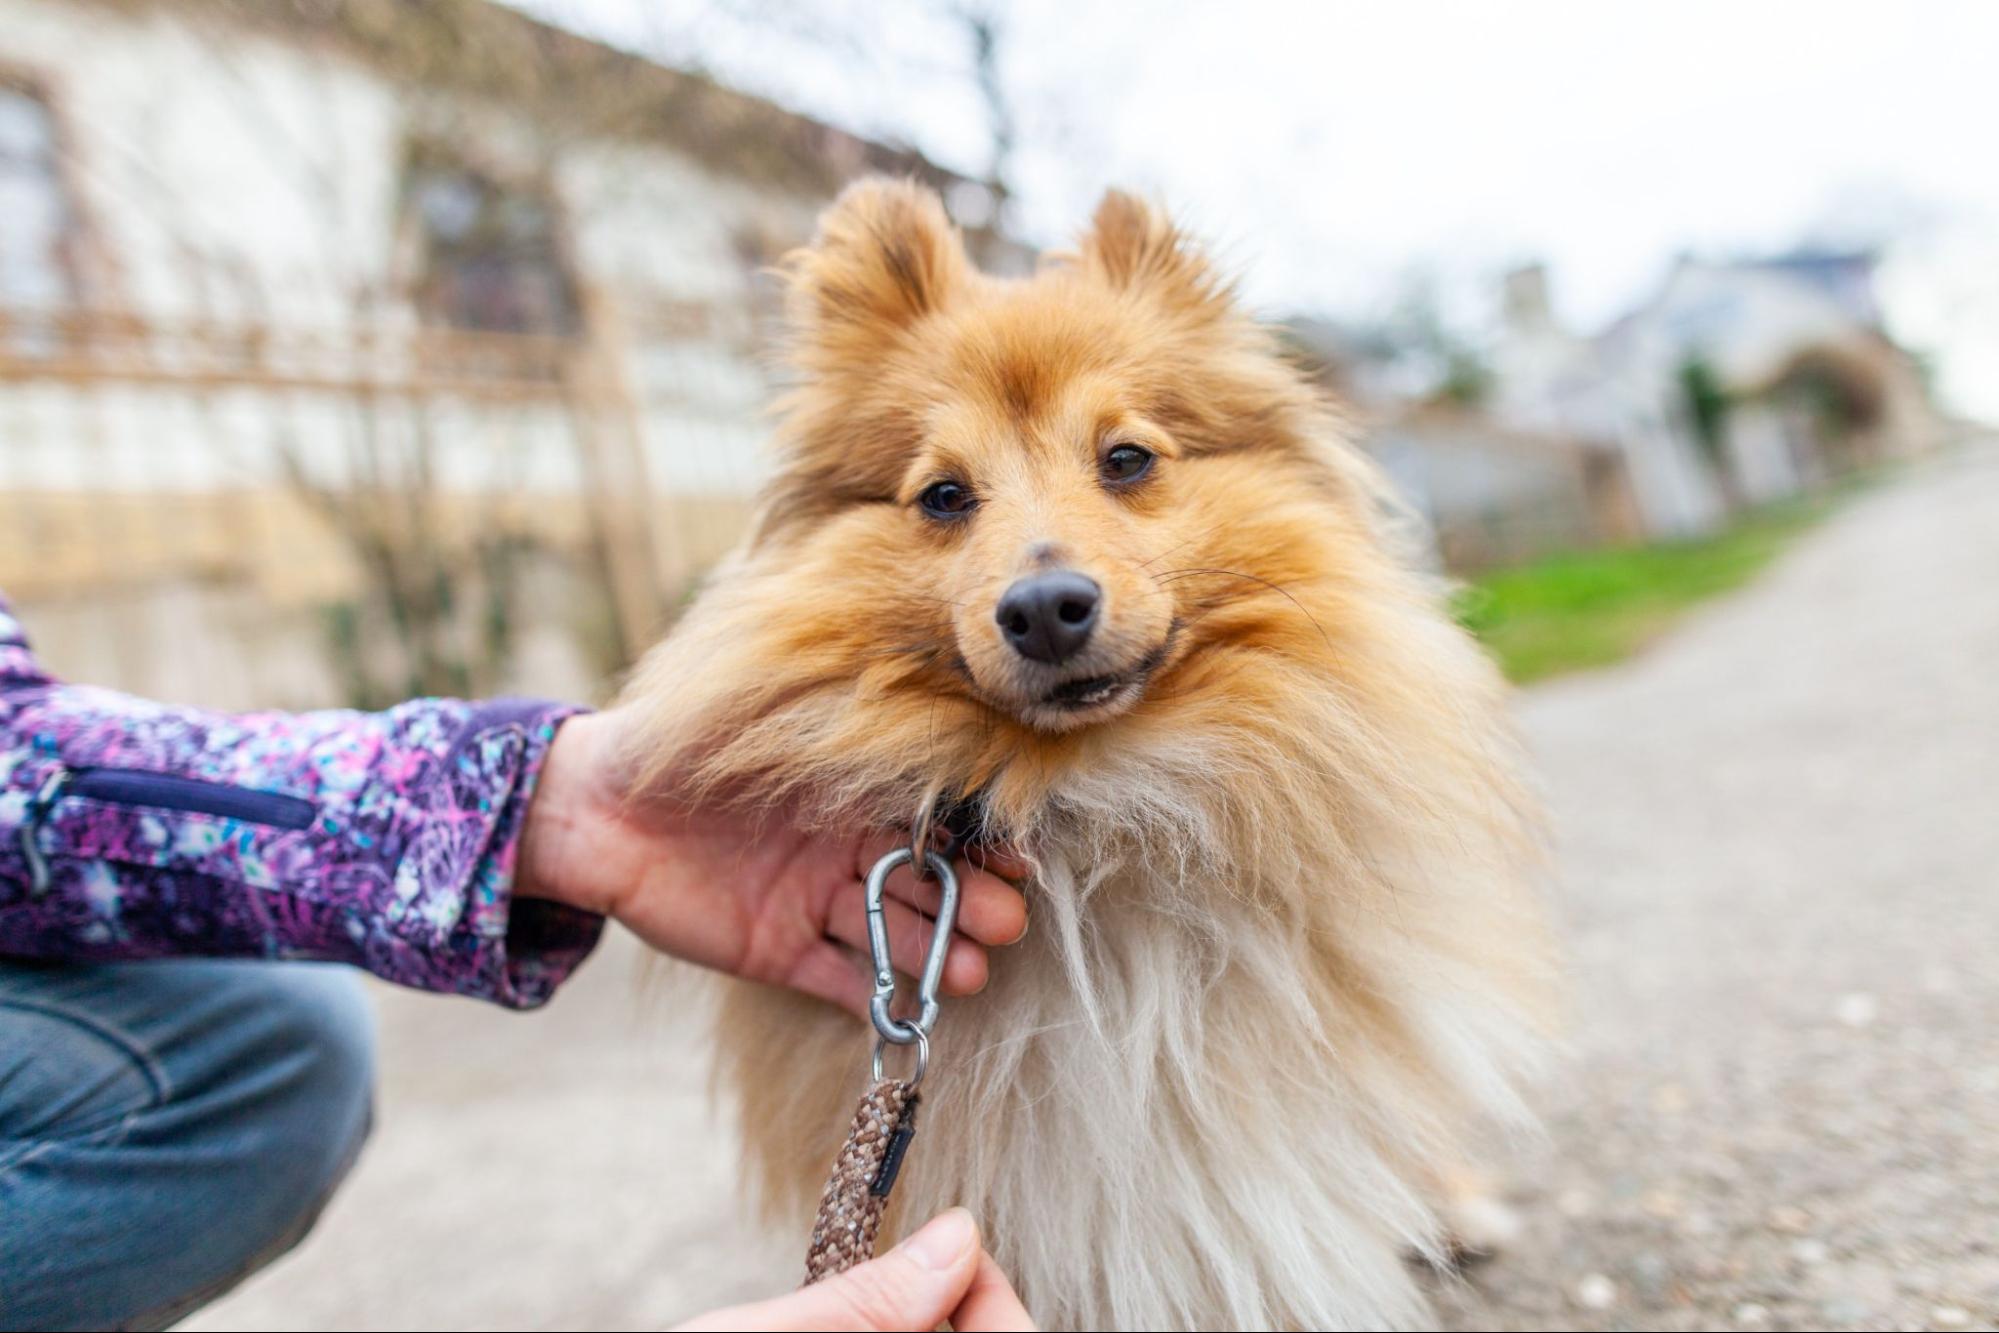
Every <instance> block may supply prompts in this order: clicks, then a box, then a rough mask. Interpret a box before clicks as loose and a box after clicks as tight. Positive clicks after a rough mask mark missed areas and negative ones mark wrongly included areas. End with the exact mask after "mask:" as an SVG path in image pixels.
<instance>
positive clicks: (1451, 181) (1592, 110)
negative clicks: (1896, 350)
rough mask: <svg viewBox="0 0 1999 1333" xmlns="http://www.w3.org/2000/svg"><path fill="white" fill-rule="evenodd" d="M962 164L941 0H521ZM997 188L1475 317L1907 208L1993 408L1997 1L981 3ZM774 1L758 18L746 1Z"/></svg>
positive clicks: (1286, 273) (1577, 320) (1957, 357)
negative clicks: (998, 152)
mask: <svg viewBox="0 0 1999 1333" xmlns="http://www.w3.org/2000/svg"><path fill="white" fill-rule="evenodd" d="M521 3H522V4H523V7H525V8H528V9H530V10H533V11H534V12H537V13H540V14H542V15H543V16H545V17H550V18H553V19H555V20H556V21H559V22H562V23H565V24H567V25H569V26H572V27H576V28H579V29H582V30H585V31H588V32H591V33H592V34H593V35H597V36H600V37H604V38H607V39H609V40H613V41H616V42H619V43H620V44H623V45H628V46H632V47H636V48H638V49H641V50H646V51H649V52H651V53H653V54H656V55H658V56H661V57H662V58H665V59H668V60H671V61H680V62H684V61H687V60H690V59H692V60H697V61H699V62H700V63H702V64H704V65H706V66H707V67H709V68H710V69H712V70H713V71H714V72H716V73H717V74H718V75H720V76H722V77H724V78H725V79H726V80H727V81H729V82H731V83H734V84H736V85H738V86H741V87H745V88H748V89H750V90H752V91H756V92H759V93H762V94H765V95H767V96H771V97H773V98H775V99H776V100H779V101H781V102H783V103H785V104H787V105H790V106H793V107H795V108H797V109H800V110H803V111H806V112H809V113H811V114H813V115H816V116H819V117H822V118H825V119H829V120H832V121H834V122H835V123H839V124H842V125H846V126H848V127H850V128H853V129H856V130H859V131H862V132H864V133H868V134H871V135H874V136H877V137H884V138H890V139H895V140H899V141H903V142H908V143H913V144H914V145H915V146H917V147H918V148H920V149H922V150H923V151H924V152H926V153H927V154H929V155H930V156H931V157H933V158H934V159H936V160H937V161H939V162H941V163H944V164H945V165H948V166H951V167H954V168H957V169H960V170H964V171H967V172H972V173H978V172H981V171H982V170H983V169H984V167H985V165H986V163H987V159H988V155H989V144H990V138H989V135H988V132H987V128H986V120H985V117H984V113H983V109H982V105H981V103H980V101H979V99H978V96H977V94H976V91H975V89H974V87H973V85H972V82H971V79H970V77H969V75H970V69H971V63H970V58H969V46H968V43H967V42H966V40H965V36H964V32H963V30H962V28H961V27H959V26H958V25H956V24H955V23H953V22H951V21H949V20H948V19H940V18H939V17H938V15H939V14H940V12H941V11H943V10H945V9H946V8H947V4H946V2H945V0H936V2H935V3H933V2H932V0H776V3H775V4H773V5H759V4H756V3H754V2H753V0H521ZM1002 12H1003V13H1004V14H1005V15H1006V30H1005V34H1004V37H1005V40H1004V45H1003V46H1002V48H1001V61H1002V69H1003V74H1004V78H1005V84H1006V87H1007V90H1008V93H1009V95H1010V97H1011V99H1012V101H1013V102H1014V104H1015V105H1016V106H1018V107H1019V108H1020V112H1021V119H1022V143H1021V148H1020V152H1019V155H1018V160H1017V165H1016V170H1015V172H1014V178H1015V184H1016V187H1017V190H1018V194H1019V207H1018V212H1017V215H1016V219H1015V220H1016V222H1017V223H1018V225H1019V226H1020V227H1021V228H1022V229H1023V230H1024V231H1026V232H1027V233H1028V234H1029V236H1030V238H1031V239H1034V240H1036V241H1038V242H1041V243H1050V242H1059V241H1061V240H1063V239H1064V238H1065V237H1066V236H1067V235H1069V234H1072V233H1073V231H1074V229H1075V228H1076V226H1077V225H1078V224H1079V222H1080V220H1081V219H1082V218H1083V217H1084V216H1086V215H1087V212H1088V209H1089V206H1090V204H1091V202H1092V201H1093V199H1094V198H1095V195H1096V194H1097V192H1098V191H1100V190H1101V189H1102V187H1103V186H1104V185H1106V184H1112V183H1117V184H1125V185H1134V186H1137V187H1138V188H1140V189H1143V190H1145V191H1147V192H1150V193H1152V194H1155V195H1156V196H1158V197H1160V198H1162V199H1163V200H1165V201H1167V202H1169V203H1170V204H1171V205H1172V206H1173V207H1174V208H1175V210H1176V211H1177V212H1179V213H1180V214H1181V215H1182V216H1183V217H1185V218H1186V219H1187V220H1188V221H1189V222H1191V223H1192V224H1193V226H1194V227H1195V228H1196V229H1197V230H1198V231H1200V232H1201V233H1203V234H1204V235H1206V236H1208V237H1210V238H1212V239H1213V240H1214V241H1215V242H1216V243H1217V245H1218V247H1219V248H1220V249H1221V250H1222V252H1223V253H1224V254H1225V255H1226V256H1227V258H1228V260H1229V262H1230V263H1231V264H1232V265H1233V266H1234V267H1236V268H1237V270H1238V271H1239V272H1240V273H1241V275H1242V277H1243V281H1244V286H1245V290H1246V291H1247V292H1248V293H1249V295H1250V297H1251V298H1252V299H1253V300H1254V301H1255V302H1256V303H1257V304H1258V305H1259V306H1261V307H1263V308H1265V309H1267V310H1273V311H1275V310H1284V311H1290V310H1299V309H1303V310H1317V311H1322V312H1325V313H1330V314H1334V315H1339V316H1346V317H1349V318H1366V317H1368V316H1370V315H1372V314H1375V313H1378V312H1379V311H1380V310H1382V309H1383V308H1384V307H1385V306H1386V305H1387V304H1388V303H1389V302H1391V301H1392V300H1393V299H1394V298H1395V296H1396V294H1397V292H1398V291H1399V290H1400V289H1401V288H1402V287H1403V286H1404V285H1405V284H1407V283H1408V282H1409V281H1410V275H1411V274H1413V273H1417V272H1425V271H1427V272H1430V273H1433V274H1435V275H1436V277H1437V279H1438V280H1439V284H1440V287H1441V290H1442V291H1443V293H1444V294H1445V297H1446V299H1447V302H1448V304H1449V306H1450V308H1451V310H1452V311H1453V312H1454V313H1456V314H1457V315H1458V316H1459V317H1461V318H1463V319H1464V320H1466V321H1467V322H1468V323H1471V324H1473V325H1476V323H1477V321H1478V320H1479V319H1480V318H1481V317H1482V316H1483V315H1484V313H1485V312H1486V311H1488V310H1489V306H1490V302H1489V294H1490V293H1491V291H1492V279H1493V277H1494V276H1495V275H1496V274H1497V273H1498V272H1499V271H1501V270H1502V269H1503V268H1505V267H1506V266H1508V265H1510V264H1513V263H1517V262H1520V261H1522V260H1525V259H1529V258H1540V259H1545V260H1547V261H1548V262H1549V263H1550V265H1551V266H1552V270H1553V275H1554V290H1555V296H1556V301H1557V305H1558V310H1559V311H1560V313H1561V314H1562V315H1563V316H1564V317H1566V318H1567V319H1568V320H1569V321H1571V322H1572V323H1574V324H1575V325H1576V326H1577V327H1579V328H1582V329H1589V328H1593V327H1596V326H1599V325H1601V324H1603V323H1606V322H1608V320H1610V319H1611V318H1613V317H1614V316H1615V315H1616V314H1618V313H1619V312H1620V311H1622V310H1623V309H1625V308H1628V306H1629V305H1630V304H1632V303H1633V302H1635V301H1638V300H1640V299H1642V298H1643V297H1644V296H1645V295H1646V294H1648V293H1649V291H1650V290H1651V289H1652V288H1653V287H1654V286H1655V285H1656V283H1657V282H1658V280H1659V278H1660V276H1661V274H1662V273H1663V271H1664V268H1665V266H1666V265H1667V264H1668V263H1670V261H1671V259H1672V257H1673V256H1674V255H1675V254H1676V253H1678V252H1680V251H1683V250H1694V251H1698V252H1703V253H1711V254H1728V253H1742V252H1749V253H1753V252H1763V251H1770V250H1776V249H1783V248H1786V247H1789V246H1792V245H1795V244H1798V243H1801V242H1809V241H1831V242H1846V241H1851V240H1871V239H1877V238H1880V237H1882V236H1888V235H1892V236H1894V237H1897V238H1898V239H1899V241H1900V255H1901V258H1900V259H1899V260H1898V263H1897V267H1896V268H1895V270H1894V271H1893V273H1891V275H1890V278H1891V282H1890V286H1891V293H1890V295H1891V298H1892V299H1894V300H1895V302H1896V306H1897V309H1898V311H1900V312H1904V314H1903V325H1904V327H1903V332H1904V333H1905V335H1906V336H1907V337H1908V338H1909V339H1910V341H1912V342H1917V343H1921V344H1925V346H1924V347H1923V350H1925V351H1927V352H1930V353H1932V354H1936V355H1939V356H1942V357H1944V358H1946V360H1947V361H1948V363H1949V364H1948V365H1947V366H1946V371H1947V374H1948V375H1949V377H1950V380H1949V383H1950V387H1951V389H1952V392H1953V396H1954V397H1955V398H1956V399H1957V401H1958V403H1959V405H1960V406H1963V407H1967V408H1974V409H1976V410H1979V411H1980V412H1981V413H1983V414H1989V415H1992V416H1995V417H1999V145H1995V142H1994V139H1995V131H1999V74H1995V72H1994V65H1995V59H1999V4H1993V3H1984V2H1982V0H1964V2H1963V3H1940V2H1939V3H1906V2H1905V3H1896V4H1889V3H1870V4H1851V3H1836V2H1828V0H1819V2H1817V3H1810V4H1804V3H1798V4H1776V3H1755V2H1754V0H1733V2H1732V3H1709V2H1708V0H1673V3H1671V4H1648V5H1643V6H1639V5H1630V4H1612V3H1603V2H1602V0H1579V2H1567V0H1563V2H1556V0H1543V2H1542V3H1521V2H1519V0H1514V2H1513V3H1506V4H1497V3H1461V4H1459V3H1450V4H1446V3H1436V2H1414V0H1394V2H1393V3H1390V2H1389V0H1380V2H1379V3H1373V4H1340V3H1306V2H1300V3H1289V4H1286V3H1276V2H1275V0H1227V2H1226V3H1188V4H1166V3H1143V4H1141V3H1130V4H1117V3H1109V2H1107V0H1016V2H1015V3H1012V4H1009V5H1006V6H1005V7H1004V9H1003V10H1002ZM770 14H776V15H779V16H780V19H779V20H778V21H775V22H773V21H771V20H770V19H769V18H768V17H767V16H768V15H770Z"/></svg>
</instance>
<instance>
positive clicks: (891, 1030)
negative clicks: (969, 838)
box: [868, 847, 958, 1084]
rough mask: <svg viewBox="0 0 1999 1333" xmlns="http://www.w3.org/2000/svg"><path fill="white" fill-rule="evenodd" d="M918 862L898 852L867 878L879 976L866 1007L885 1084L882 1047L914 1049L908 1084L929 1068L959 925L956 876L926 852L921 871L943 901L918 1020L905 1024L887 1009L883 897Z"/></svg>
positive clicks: (891, 997) (920, 985) (889, 982)
mask: <svg viewBox="0 0 1999 1333" xmlns="http://www.w3.org/2000/svg"><path fill="white" fill-rule="evenodd" d="M915 861H916V853H915V850H914V849H913V848H910V847H898V848H896V849H895V850H894V851H892V852H890V853H888V854H887V855H886V856H884V857H882V859H881V860H879V861H877V862H875V866H874V869H872V870H870V871H869V872H868V954H869V956H870V958H871V959H872V961H873V964H874V972H875V994H874V999H873V1000H871V1001H869V1003H868V1017H869V1019H871V1020H872V1021H873V1023H874V1025H875V1034H876V1036H875V1063H874V1069H875V1077H876V1079H877V1080H879V1079H880V1078H881V1059H882V1048H883V1046H884V1044H891V1045H896V1046H915V1047H916V1048H917V1051H916V1075H915V1077H914V1078H912V1079H911V1080H910V1082H911V1083H912V1084H914V1083H918V1082H921V1081H922V1079H923V1071H924V1066H926V1065H927V1064H929V1063H930V1061H929V1054H930V1034H931V1032H932V1031H933V1030H934V1029H935V1028H936V1026H937V1013H938V1004H937V992H938V989H939V988H940V987H941V986H942V985H943V983H944V958H945V955H946V954H948V953H949V952H950V950H951V934H952V932H953V931H954V930H955V929H956V928H957V924H958V876H957V872H955V871H953V870H952V869H951V863H950V862H949V861H948V860H946V859H945V858H943V857H942V856H939V855H938V854H937V853H936V852H932V851H925V852H924V854H923V865H924V868H925V869H926V870H928V871H929V872H930V873H931V874H933V875H935V876H936V877H937V887H938V890H939V898H938V904H937V918H936V926H935V931H934V933H933V934H932V935H931V937H930V952H929V953H928V954H926V955H925V956H924V960H923V975H922V977H921V978H919V979H918V981H917V986H916V1001H917V1006H918V1007H917V1014H916V1017H915V1018H914V1019H901V1018H897V1017H895V1016H894V1015H893V1014H891V1013H889V1011H888V1009H889V1005H890V1004H892V1003H894V1001H895V963H894V962H893V961H892V960H891V958H890V957H889V948H888V919H887V914H886V909H885V908H884V906H883V903H882V894H883V892H884V890H886V889H887V887H888V877H889V875H890V874H891V873H892V872H894V870H895V869H896V867H898V866H905V865H908V866H913V865H914V864H915Z"/></svg>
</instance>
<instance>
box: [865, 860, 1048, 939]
mask: <svg viewBox="0 0 1999 1333" xmlns="http://www.w3.org/2000/svg"><path fill="white" fill-rule="evenodd" d="M907 845H908V844H907V843H906V842H905V841H904V840H902V839H901V838H899V837H897V836H896V835H895V834H892V833H884V834H880V835H878V836H875V837H870V838H867V839H864V840H863V841H862V842H861V844H860V865H859V867H858V870H857V872H856V873H857V874H858V875H859V877H860V878H862V879H866V878H867V874H868V870H869V868H870V867H872V866H873V865H874V863H875V862H876V861H878V860H880V859H881V858H882V857H883V856H885V855H887V854H888V853H889V852H892V851H895V850H896V849H897V848H899V847H904V846H907ZM968 861H969V864H968ZM1028 869H1029V867H1028V864H1027V862H1026V861H1025V860H1023V859H1021V857H1020V856H1019V855H1018V854H1016V853H1014V852H1011V851H1007V850H1005V849H1000V848H994V849H991V850H987V849H984V848H978V849H974V851H973V852H972V853H971V854H970V856H969V858H967V859H960V860H959V862H958V865H957V870H958V921H957V930H958V933H959V934H961V935H963V936H965V937H967V938H968V939H973V940H977V941H978V942H979V943H980V944H1012V943H1014V942H1015V941H1017V940H1019V939H1020V937H1021V936H1023V935H1025V934H1026V933H1027V899H1026V898H1024V897H1023V896H1022V895H1021V892H1020V890H1019V889H1017V888H1015V887H1014V886H1013V885H1011V884H1009V883H1007V880H1008V879H1021V878H1024V877H1025V876H1026V875H1027V873H1028ZM886 896H887V897H889V898H893V899H895V900H897V901H899V902H905V903H908V904H909V905H910V906H911V907H914V908H916V909H917V910H918V911H920V912H922V913H923V914H924V915H926V916H935V915H936V914H937V908H938V905H939V903H940V902H941V900H942V897H943V890H942V889H941V888H940V887H938V884H937V882H936V880H934V879H931V878H929V877H925V878H923V879H918V878H917V877H916V875H915V874H914V873H913V872H911V871H910V870H909V869H908V868H906V867H898V868H897V869H896V871H895V873H893V874H891V875H890V876H889V877H888V888H887V893H886Z"/></svg>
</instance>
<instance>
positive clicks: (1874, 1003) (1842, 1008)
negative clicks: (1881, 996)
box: [1832, 990, 1881, 1028]
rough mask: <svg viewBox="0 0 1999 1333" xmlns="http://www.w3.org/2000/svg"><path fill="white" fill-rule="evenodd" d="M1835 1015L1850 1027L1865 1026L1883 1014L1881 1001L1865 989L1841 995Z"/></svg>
mask: <svg viewBox="0 0 1999 1333" xmlns="http://www.w3.org/2000/svg"><path fill="white" fill-rule="evenodd" d="M1832 1012H1833V1016H1834V1017H1836V1018H1837V1019H1839V1021H1840V1022H1842V1023H1844V1024H1846V1025H1847V1026H1848V1027H1850V1028H1864V1027H1866V1026H1867V1025H1868V1024H1869V1023H1872V1022H1873V1021H1874V1020H1875V1019H1877V1018H1879V1017H1880V1016H1881V1002H1880V1001H1879V1000H1877V999H1875V998H1874V997H1873V996H1872V995H1869V994H1868V993H1867V992H1866V991H1864V990H1857V991H1854V992H1852V993H1851V994H1847V995H1842V996H1840V997H1839V1004H1838V1005H1837V1006H1835V1007H1834V1009H1833V1011H1832Z"/></svg>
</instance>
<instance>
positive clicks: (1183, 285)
mask: <svg viewBox="0 0 1999 1333" xmlns="http://www.w3.org/2000/svg"><path fill="white" fill-rule="evenodd" d="M1082 251H1083V262H1084V263H1085V264H1086V265H1088V266H1089V267H1090V268H1091V269H1093V270H1095V271H1096V273H1097V274H1098V275H1099V276H1100V277H1102V278H1103V279H1104V280H1105V281H1107V282H1108V283H1110V284H1111V286H1113V287H1119V288H1124V289H1127V290H1133V291H1144V292H1147V293H1149V294H1150V295H1151V296H1153V297H1154V298H1155V299H1157V300H1159V301H1161V302H1163V303H1164V304H1165V305H1166V306H1167V307H1168V308H1169V309H1172V310H1175V311H1178V312H1180V313H1183V314H1187V315H1192V316H1196V317H1199V318H1204V319H1215V318H1219V317H1220V316H1222V315H1224V314H1226V313H1227V312H1228V309H1229V302H1230V295H1231V293H1230V291H1229V284H1228V283H1227V282H1226V281H1225V280H1223V278H1222V277H1221V275H1220V274H1218V273H1216V272H1215V268H1214V265H1212V264H1210V263H1209V262H1208V259H1207V256H1205V255H1203V254H1202V253H1201V252H1200V250H1199V249H1198V248H1196V246H1195V245H1194V243H1193V241H1192V240H1191V239H1189V237H1188V236H1187V234H1186V233H1185V232H1183V231H1181V230H1180V229H1179V228H1178V227H1176V226H1174V225H1173V223H1172V220H1171V219H1169V218H1168V217H1167V216H1166V215H1165V214H1164V213H1162V212H1161V211H1160V210H1159V209H1157V208H1155V207H1153V206H1152V205H1151V204H1148V203H1146V202H1145V201H1144V200H1143V199H1140V198H1138V197H1136V196H1135V195H1130V194H1126V193H1125V192H1124V191H1123V190H1108V191H1106V192H1105V193H1104V197H1103V200H1102V202H1100V203H1099V204H1098V205H1097V211H1096V215H1095V216H1094V217H1093V218H1091V220H1090V230H1089V231H1088V233H1086V234H1085V235H1084V237H1083V245H1082Z"/></svg>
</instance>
